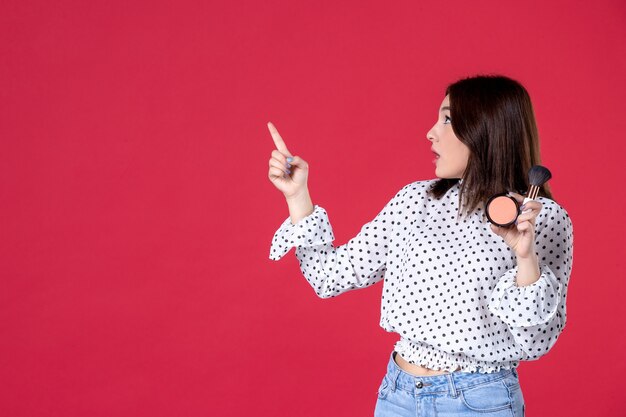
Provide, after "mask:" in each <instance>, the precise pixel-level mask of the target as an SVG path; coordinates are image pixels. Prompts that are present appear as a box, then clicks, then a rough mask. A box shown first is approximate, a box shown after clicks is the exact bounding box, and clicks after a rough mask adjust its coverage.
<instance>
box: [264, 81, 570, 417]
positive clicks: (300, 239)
mask: <svg viewBox="0 0 626 417" xmlns="http://www.w3.org/2000/svg"><path fill="white" fill-rule="evenodd" d="M268 126H269V130H270V133H271V135H272V137H273V139H274V143H275V145H276V149H275V150H274V151H273V152H272V156H271V158H270V161H269V166H270V168H269V179H270V181H271V182H272V183H273V184H274V185H275V186H276V188H278V189H279V190H280V191H281V192H282V193H283V194H284V196H285V198H286V200H287V204H288V206H289V213H290V217H289V218H287V219H286V220H285V221H284V222H283V224H282V225H281V226H280V228H279V229H278V230H277V231H276V234H275V235H274V238H273V240H272V247H271V249H270V259H272V260H279V259H280V258H282V257H283V256H284V255H285V254H286V253H287V252H288V251H289V250H290V248H291V247H296V256H297V258H298V261H299V263H300V267H301V270H302V273H303V274H304V276H305V278H306V279H307V281H308V282H309V283H310V284H311V286H312V287H313V289H314V290H315V292H316V294H317V295H318V296H319V297H322V298H326V297H335V296H337V295H339V294H342V293H344V292H346V291H350V290H353V289H358V288H364V287H368V286H370V285H372V284H375V283H376V282H378V281H381V280H383V279H384V284H383V292H382V302H381V320H380V325H381V326H382V327H383V328H384V329H385V330H387V331H389V332H396V333H398V334H399V335H400V340H398V342H397V343H396V344H395V346H394V349H393V351H392V352H391V355H390V357H389V361H388V364H387V373H386V375H385V376H384V377H383V380H382V382H381V384H380V387H379V389H378V400H377V403H376V410H375V415H377V416H392V415H393V416H404V415H406V416H409V415H410V416H415V415H418V416H431V415H432V416H434V415H436V416H438V417H446V416H473V415H477V416H478V415H480V416H485V415H489V416H493V417H496V416H509V417H510V416H515V417H520V416H523V415H524V412H525V404H524V397H523V395H522V390H521V387H520V383H519V378H518V373H517V370H516V368H517V367H518V365H519V363H520V361H523V360H536V359H538V358H540V357H541V356H543V355H545V354H546V353H548V351H549V350H550V349H551V348H552V346H554V344H555V343H556V340H557V338H558V337H559V335H560V334H561V332H562V331H563V328H564V327H565V323H566V303H565V301H566V296H567V287H568V281H569V277H570V274H571V270H572V261H573V229H572V223H571V220H570V218H569V215H568V213H567V212H566V211H565V209H563V208H562V207H561V206H560V205H559V204H557V203H556V202H555V201H554V200H553V199H552V195H551V192H550V189H549V187H548V185H547V184H545V185H544V186H543V187H542V189H541V192H540V194H539V197H538V198H536V199H535V200H534V201H530V202H528V203H526V204H525V206H523V209H524V210H530V211H528V212H526V213H525V214H522V215H520V216H519V218H518V220H517V223H516V224H515V225H512V226H510V227H506V228H502V227H497V226H494V225H492V224H491V223H489V222H488V221H487V218H486V216H485V213H484V206H485V203H486V201H487V199H488V198H489V197H490V196H492V195H494V194H497V193H499V192H502V191H508V192H509V194H510V195H512V196H514V197H515V198H516V199H517V200H518V201H520V202H522V200H523V196H522V194H523V193H525V192H526V190H527V189H528V187H529V184H528V177H527V175H528V171H529V169H530V167H531V166H533V165H537V164H539V163H540V154H539V139H538V134H537V128H536V124H535V117H534V112H533V108H532V104H531V101H530V98H529V95H528V93H527V91H526V90H525V88H524V87H523V86H522V85H521V84H519V83H518V82H517V81H514V80H512V79H510V78H508V77H503V76H476V77H470V78H465V79H462V80H459V81H457V82H455V83H453V84H451V85H449V86H448V87H447V89H446V91H445V97H444V99H443V102H442V103H441V105H440V107H439V109H438V117H437V122H436V123H435V125H434V126H433V127H432V129H430V131H429V132H428V133H427V135H426V137H427V138H428V140H429V141H430V142H431V150H432V152H434V155H435V160H434V162H435V166H436V168H435V175H436V177H437V178H434V179H430V180H421V181H415V182H412V183H410V184H407V185H405V186H404V187H402V189H401V190H400V191H398V192H397V193H396V195H395V196H394V197H393V198H392V199H391V200H390V201H389V202H388V203H387V205H386V206H385V207H384V208H383V209H382V211H381V212H379V213H378V215H377V216H376V217H375V218H374V219H373V220H372V221H370V222H369V223H367V224H365V225H364V226H363V227H362V229H361V231H360V232H359V234H358V235H357V236H355V237H354V238H352V239H351V240H350V241H349V242H348V243H346V244H344V245H341V246H338V247H335V246H334V245H333V243H332V241H333V240H334V236H333V232H332V227H331V225H330V222H329V219H328V215H327V213H326V211H325V210H324V209H323V208H322V207H320V206H319V205H313V204H312V202H311V197H310V196H309V192H308V189H307V175H308V164H307V162H306V161H304V160H303V159H302V158H301V157H299V156H293V155H292V154H291V153H290V152H289V150H288V149H287V147H286V145H285V142H284V141H283V140H282V138H281V137H280V135H279V134H278V132H277V131H276V129H275V127H274V126H273V125H272V124H271V123H269V124H268ZM485 413H487V414H485Z"/></svg>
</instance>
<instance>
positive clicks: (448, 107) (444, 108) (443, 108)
mask: <svg viewBox="0 0 626 417" xmlns="http://www.w3.org/2000/svg"><path fill="white" fill-rule="evenodd" d="M444 110H450V106H443V107H442V108H441V110H440V111H444Z"/></svg>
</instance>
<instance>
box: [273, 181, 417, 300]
mask: <svg viewBox="0 0 626 417" xmlns="http://www.w3.org/2000/svg"><path fill="white" fill-rule="evenodd" d="M407 189H408V185H407V186H405V187H403V188H402V189H401V190H400V191H399V192H398V193H397V194H396V195H395V196H394V197H393V198H392V199H391V200H390V201H389V202H388V203H387V204H386V205H385V207H384V208H383V209H382V210H381V211H380V212H379V213H378V214H377V215H376V217H375V218H374V219H373V220H371V221H370V222H368V223H366V224H365V225H364V226H362V228H361V231H360V232H359V233H358V234H357V235H356V236H355V237H353V238H352V239H350V240H349V241H348V242H347V243H346V244H344V245H341V246H337V247H335V246H334V245H333V243H332V242H333V241H334V240H335V237H334V235H333V230H332V227H331V224H330V221H329V219H328V214H327V213H326V210H324V209H323V208H322V207H320V206H318V205H315V206H314V210H313V213H311V214H310V215H308V216H307V217H304V218H303V219H301V220H300V221H298V222H297V223H296V224H295V225H294V224H292V223H291V220H290V218H287V219H286V220H285V221H284V222H283V223H282V225H281V226H280V227H279V229H278V230H277V231H276V233H275V234H274V238H273V239H272V245H271V248H270V259H272V260H276V261H277V260H279V259H281V258H282V257H283V256H284V255H285V254H286V253H287V252H289V250H290V249H291V248H292V247H295V248H296V252H295V253H296V257H297V259H298V262H299V264H300V270H301V271H302V274H303V275H304V277H305V278H306V280H307V281H308V282H309V284H310V285H311V287H313V289H314V290H315V293H316V294H317V295H318V297H320V298H329V297H335V296H337V295H339V294H341V293H344V292H346V291H350V290H353V289H358V288H363V287H367V286H369V285H372V284H375V283H377V282H378V281H380V280H382V279H383V278H384V276H385V271H386V265H387V254H388V251H389V241H390V239H391V234H392V231H393V228H394V225H395V224H397V220H396V218H397V217H398V215H397V214H398V212H399V210H400V204H401V202H402V197H403V196H404V194H405V193H406V190H407Z"/></svg>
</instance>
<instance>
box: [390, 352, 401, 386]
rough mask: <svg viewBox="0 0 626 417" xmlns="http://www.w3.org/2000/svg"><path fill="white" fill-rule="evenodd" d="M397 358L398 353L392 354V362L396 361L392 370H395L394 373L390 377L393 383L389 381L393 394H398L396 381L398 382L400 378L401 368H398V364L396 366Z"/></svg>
mask: <svg viewBox="0 0 626 417" xmlns="http://www.w3.org/2000/svg"><path fill="white" fill-rule="evenodd" d="M395 357H396V352H395V351H393V352H392V353H391V360H392V361H394V365H395V366H393V367H392V368H391V369H393V372H392V373H391V375H390V376H389V378H390V379H391V381H389V382H390V383H391V391H392V392H396V381H397V380H398V376H400V368H399V367H398V365H397V364H395Z"/></svg>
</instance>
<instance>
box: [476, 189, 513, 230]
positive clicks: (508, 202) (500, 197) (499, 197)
mask: <svg viewBox="0 0 626 417" xmlns="http://www.w3.org/2000/svg"><path fill="white" fill-rule="evenodd" d="M485 214H486V215H487V219H489V221H490V222H491V223H493V224H495V225H498V226H501V227H506V226H510V225H512V224H513V223H515V220H517V216H519V215H520V214H521V213H520V204H519V203H518V202H517V200H516V199H515V198H514V197H511V196H510V195H508V193H507V192H503V193H500V194H496V195H494V196H492V197H491V198H489V200H487V204H486V206H485Z"/></svg>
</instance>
